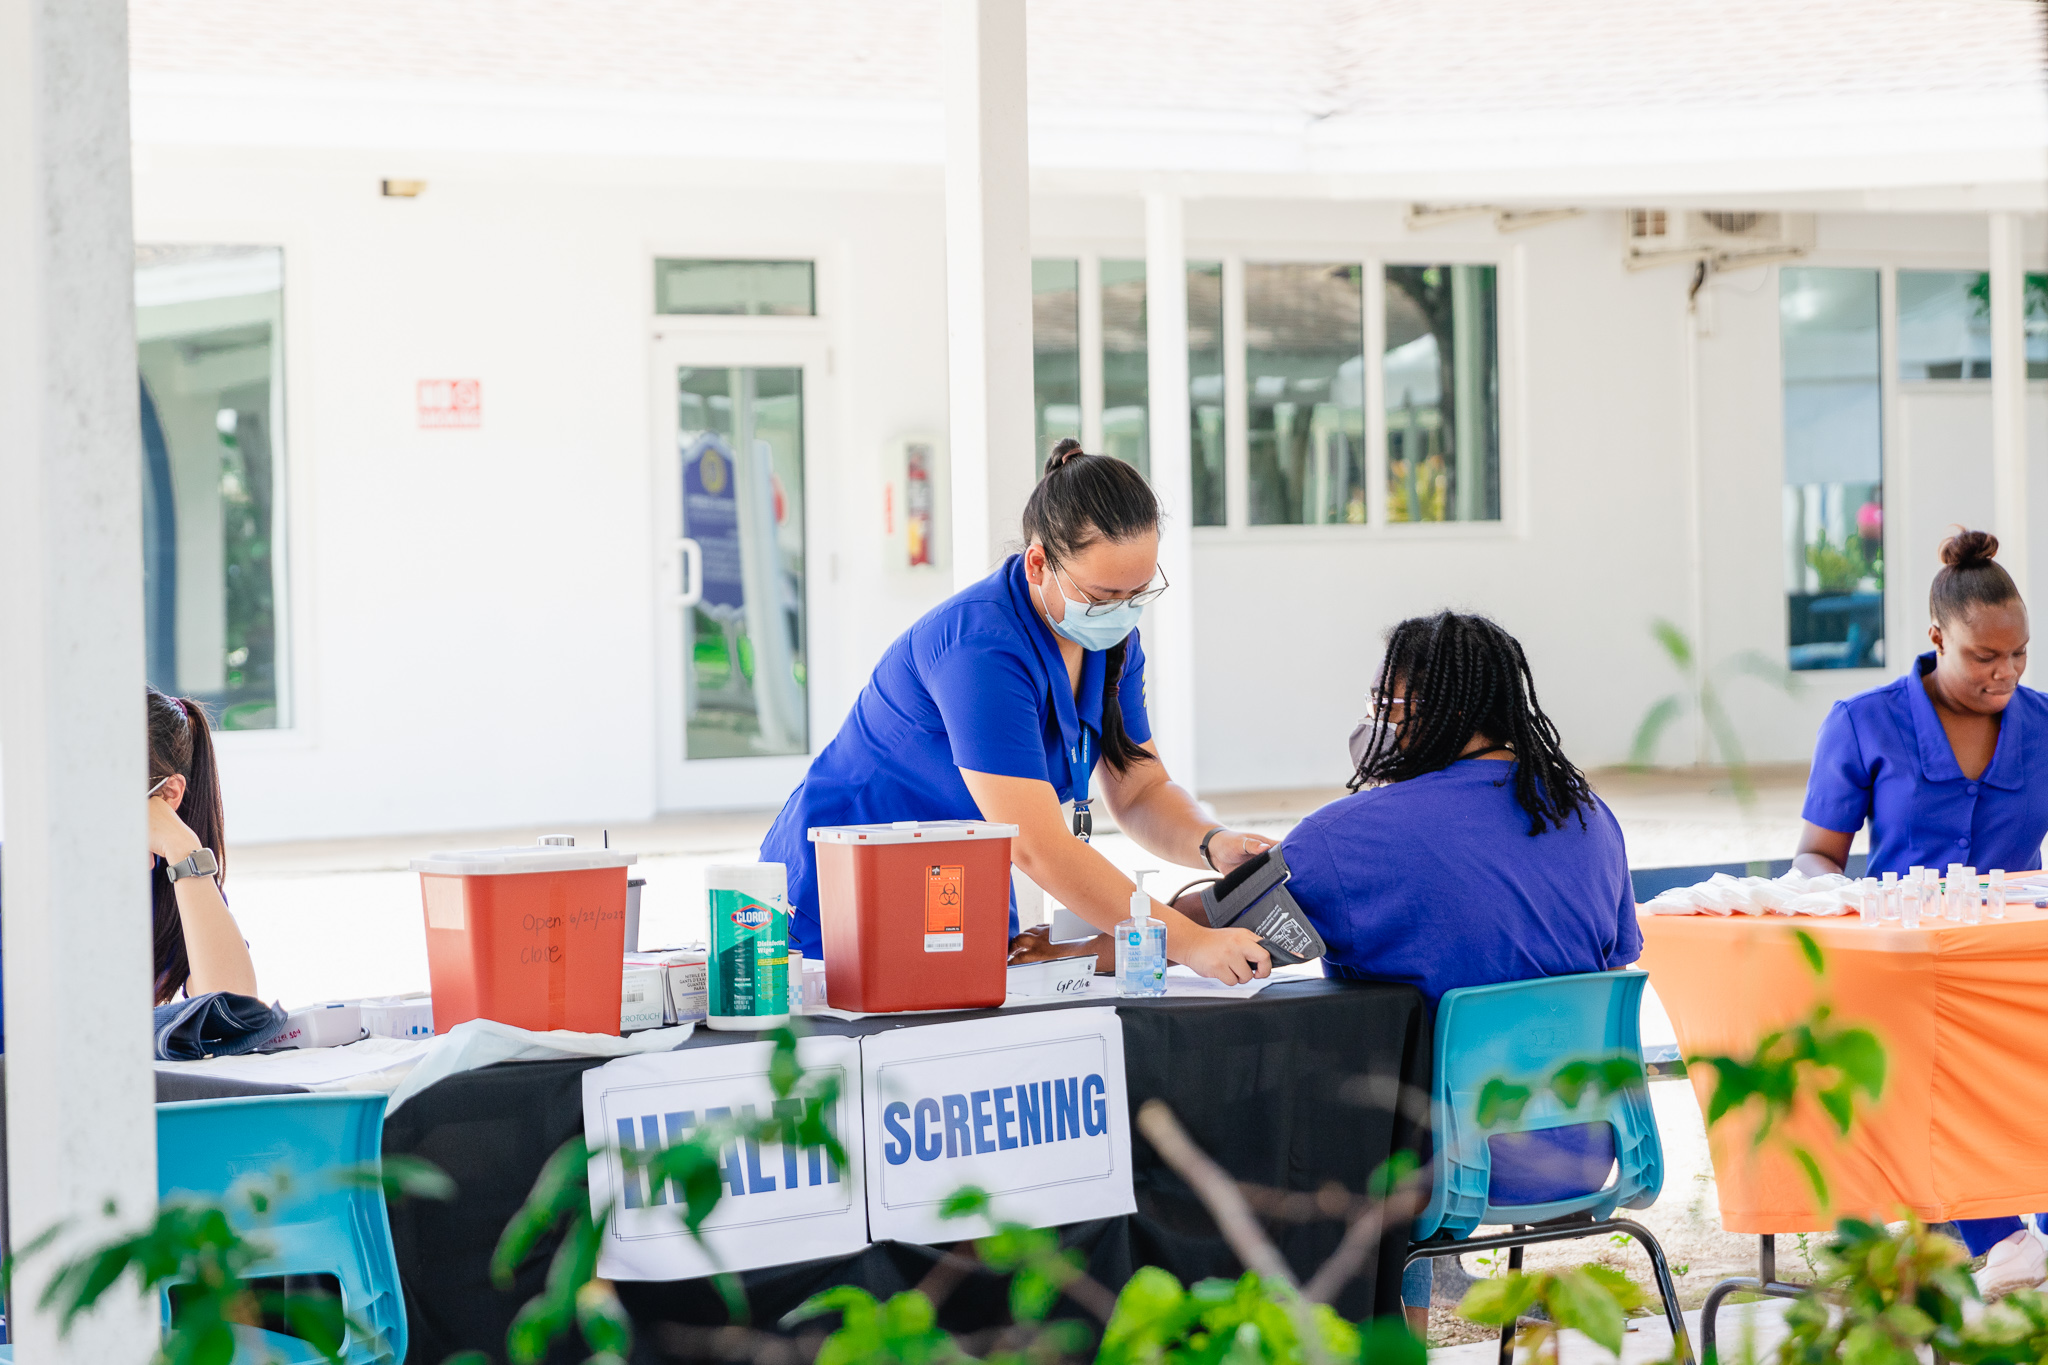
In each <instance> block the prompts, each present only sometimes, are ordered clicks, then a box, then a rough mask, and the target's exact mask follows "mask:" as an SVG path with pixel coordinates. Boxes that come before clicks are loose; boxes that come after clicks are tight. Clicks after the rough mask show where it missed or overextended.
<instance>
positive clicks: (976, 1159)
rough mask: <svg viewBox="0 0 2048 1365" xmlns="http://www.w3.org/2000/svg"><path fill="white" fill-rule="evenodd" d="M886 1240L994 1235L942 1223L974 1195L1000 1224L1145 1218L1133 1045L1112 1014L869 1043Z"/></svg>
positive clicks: (873, 1213) (881, 1231)
mask: <svg viewBox="0 0 2048 1365" xmlns="http://www.w3.org/2000/svg"><path fill="white" fill-rule="evenodd" d="M861 1063H862V1068H863V1072H864V1083H863V1086H862V1089H863V1091H864V1096H863V1103H862V1110H863V1113H864V1115H865V1119H866V1123H867V1138H866V1148H867V1177H868V1178H867V1188H868V1229H869V1233H870V1235H871V1236H873V1237H874V1239H875V1240H876V1241H883V1240H889V1239H893V1240H896V1241H903V1242H927V1243H932V1242H952V1241H958V1240H959V1239H961V1238H963V1237H973V1236H979V1235H982V1234H984V1233H986V1232H988V1231H991V1230H992V1229H990V1228H989V1227H988V1225H987V1224H986V1223H984V1222H982V1221H980V1220H977V1219H967V1220H962V1219H941V1218H940V1217H939V1206H940V1204H941V1203H942V1202H943V1201H944V1200H945V1198H946V1196H948V1195H950V1194H952V1193H953V1192H954V1191H955V1190H957V1189H959V1188H960V1187H961V1186H963V1185H974V1186H978V1187H979V1188H981V1189H984V1190H986V1191H988V1193H989V1194H990V1196H991V1197H992V1201H993V1204H994V1212H995V1215H996V1217H997V1218H999V1219H1002V1220H1004V1221H1010V1222H1018V1223H1027V1224H1030V1225H1032V1226H1034V1227H1054V1226H1057V1225H1059V1224H1061V1223H1078V1222H1084V1221H1086V1220H1089V1219H1094V1218H1111V1217H1115V1216H1116V1215H1118V1214H1126V1213H1135V1212H1137V1207H1138V1206H1137V1201H1136V1199H1135V1198H1134V1197H1133V1195H1132V1193H1131V1132H1130V1105H1129V1101H1128V1099H1127V1096H1126V1093H1125V1087H1124V1034H1123V1026H1122V1025H1121V1024H1119V1023H1118V1022H1117V1017H1116V1011H1115V1010H1114V1009H1110V1008H1101V1009H1069V1010H1045V1011H1033V1012H1031V1013H1029V1014H1018V1015H1013V1016H1011V1017H1009V1018H1006V1019H1005V1018H999V1019H972V1020H962V1021H960V1022H958V1023H948V1024H926V1025H923V1026H922V1027H919V1028H906V1029H897V1030H893V1031H891V1032H888V1033H881V1034H875V1035H872V1036H870V1037H868V1038H865V1039H863V1040H862V1047H861Z"/></svg>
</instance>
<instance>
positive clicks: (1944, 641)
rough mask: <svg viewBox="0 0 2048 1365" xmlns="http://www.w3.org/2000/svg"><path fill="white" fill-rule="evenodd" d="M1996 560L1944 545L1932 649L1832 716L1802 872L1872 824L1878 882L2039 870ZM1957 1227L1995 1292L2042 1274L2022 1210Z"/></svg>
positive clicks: (2031, 695) (2032, 745)
mask: <svg viewBox="0 0 2048 1365" xmlns="http://www.w3.org/2000/svg"><path fill="white" fill-rule="evenodd" d="M1997 554H1998V539H1997V537H1995V536H1992V535H1990V534H1988V533H1986V532H1984V531H1958V532H1957V533H1956V534H1955V535H1952V536H1950V537H1949V538H1948V539H1947V540H1945V541H1943V542H1942V546H1941V563H1942V567H1941V569H1940V570H1939V571H1938V572H1937V573H1936V574H1935V575H1934V586H1933V588H1932V590H1931V591H1930V592H1929V594H1928V613H1929V615H1930V616H1932V617H1933V623H1932V624H1931V625H1929V626H1928V628H1927V638H1928V639H1929V640H1930V641H1931V642H1932V643H1933V645H1934V648H1933V650H1931V651H1930V652H1928V653H1926V654H1922V655H1921V656H1920V657H1919V658H1918V659H1916V660H1914V663H1913V667H1911V668H1909V669H1907V670H1906V674H1905V676H1904V677H1900V678H1894V679H1893V680H1892V681H1891V682H1888V683H1886V684H1885V685H1884V686H1883V687H1878V688H1873V689H1872V690H1870V691H1868V692H1864V693H1861V694H1859V695H1857V696H1854V697H1851V698H1849V699H1848V700H1847V701H1840V702H1836V703H1835V706H1834V709H1833V710H1832V711H1830V712H1829V713H1828V718H1827V720H1826V721H1824V722H1823V723H1822V725H1821V728H1820V738H1819V740H1818V742H1817V743H1816V744H1815V745H1814V753H1813V774H1812V776H1811V777H1809V778H1808V779H1807V785H1806V807H1805V810H1804V812H1803V814H1804V815H1805V818H1806V830H1805V834H1804V836H1803V837H1802V838H1801V839H1800V841H1799V856H1798V857H1797V858H1796V859H1795V860H1794V861H1793V866H1794V867H1795V868H1796V869H1797V870H1799V871H1801V872H1804V873H1807V874H1808V875H1817V874H1820V873H1824V872H1840V871H1841V870H1842V864H1843V863H1844V862H1846V861H1847V859H1848V857H1849V843H1850V841H1851V840H1852V839H1854V838H1855V837H1856V832H1857V831H1858V830H1860V829H1862V828H1863V825H1864V822H1865V821H1868V822H1869V824H1870V862H1869V866H1868V867H1867V868H1866V872H1867V873H1868V875H1870V876H1873V877H1875V876H1880V875H1882V874H1883V873H1886V872H1896V873H1899V874H1900V875H1901V876H1903V875H1905V873H1906V872H1907V871H1909V870H1910V869H1911V868H1913V867H1914V866H1916V865H1918V866H1921V867H1931V868H1935V869H1936V870H1937V871H1939V870H1941V869H1944V868H1946V867H1947V866H1948V865H1949V864H1950V863H1962V864H1964V865H1966V866H1969V867H1975V868H1977V869H1979V870H1980V871H1986V872H1988V871H1990V870H1991V869H1993V868H1999V869H2003V870H2006V871H2011V872H2019V871H2031V870H2033V869H2035V868H2038V867H2040V866H2041V841H2042V839H2043V838H2044V837H2048V697H2044V696H2042V695H2041V693H2039V692H2037V691H2035V690H2034V689H2033V688H2030V687H2021V686H2020V677H2021V675H2022V674H2024V673H2025V672H2026V671H2027V640H2028V628H2027V605H2026V603H2024V602H2022V601H2021V600H2020V594H2019V588H2018V587H2017V586H2016V585H2015V584H2014V583H2013V581H2012V576H2011V575H2010V574H2008V573H2006V571H2005V570H2004V569H2003V568H2001V567H2000V566H1999V564H1998V561H1997V558H1996V556H1997ZM2029 1141H2031V1140H2030V1139H2029ZM1956 1226H1957V1228H1958V1230H1960V1231H1961V1232H1962V1234H1963V1241H1964V1243H1965V1245H1967V1246H1968V1247H1969V1249H1970V1254H1971V1255H1972V1256H1983V1255H1985V1254H1986V1253H1989V1259H1988V1260H1987V1261H1986V1263H1985V1266H1984V1268H1983V1269H1982V1270H1980V1271H1978V1272H1977V1280H1978V1286H1979V1288H1980V1289H1981V1290H1982V1291H1983V1293H1984V1296H1985V1297H1986V1298H1987V1299H1988V1298H1992V1297H1995V1296H1996V1295H1998V1294H2001V1293H2004V1292H2006V1291H2007V1290H2011V1289H2017V1288H2022V1287H2025V1286H2030V1285H2035V1284H2039V1283H2040V1282H2041V1281H2042V1280H2043V1279H2044V1278H2048V1253H2044V1248H2043V1246H2042V1242H2041V1239H2040V1237H2039V1236H2038V1235H2037V1234H2036V1233H2035V1232H2034V1230H2033V1229H2031V1228H2028V1227H2026V1226H2024V1225H2023V1224H2022V1223H2021V1221H2020V1219H2019V1218H2018V1217H2010V1218H1970V1219H1960V1220H1958V1221H1957V1223H1956Z"/></svg>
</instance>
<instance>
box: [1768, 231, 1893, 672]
mask: <svg viewBox="0 0 2048 1365" xmlns="http://www.w3.org/2000/svg"><path fill="white" fill-rule="evenodd" d="M1778 278H1779V285H1778V316H1779V335H1780V344H1781V347H1782V354H1783V360H1784V376H1785V494H1784V526H1785V540H1784V544H1785V595H1786V605H1787V608H1788V614H1789V618H1790V636H1789V639H1788V641H1787V645H1788V662H1789V663H1790V665H1791V666H1792V667H1793V668H1797V669H1807V668H1879V667H1882V666H1883V664H1884V473H1883V467H1884V433H1883V399H1882V394H1881V386H1880V374H1881V370H1880V364H1879V346H1878V272H1876V271H1875V270H1847V269H1831V268H1823V267H1800V268H1796V269H1795V268H1791V267H1787V268H1785V269H1784V270H1781V271H1780V272H1779V277H1778ZM1902 305H1903V296H1902Z"/></svg>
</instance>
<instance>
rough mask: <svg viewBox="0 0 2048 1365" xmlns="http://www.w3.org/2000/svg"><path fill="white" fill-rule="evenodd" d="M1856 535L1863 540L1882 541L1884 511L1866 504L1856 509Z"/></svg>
mask: <svg viewBox="0 0 2048 1365" xmlns="http://www.w3.org/2000/svg"><path fill="white" fill-rule="evenodd" d="M1856 534H1857V535H1859V536H1862V537H1863V538H1864V539H1865V540H1882V539H1884V509H1883V508H1882V507H1879V506H1878V505H1877V504H1876V503H1874V502H1866V503H1864V504H1863V505H1862V506H1861V507H1859V508H1857V509H1856Z"/></svg>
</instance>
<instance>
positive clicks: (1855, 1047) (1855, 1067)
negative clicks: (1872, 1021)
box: [1828, 1028, 1885, 1100]
mask: <svg viewBox="0 0 2048 1365" xmlns="http://www.w3.org/2000/svg"><path fill="white" fill-rule="evenodd" d="M1828 1062H1829V1064H1830V1065H1832V1066H1837V1067H1840V1068H1841V1069H1842V1071H1843V1072H1844V1073H1845V1074H1846V1075H1847V1076H1848V1077H1849V1079H1850V1080H1852V1081H1854V1082H1855V1083H1856V1085H1857V1087H1858V1088H1859V1089H1861V1090H1862V1091H1863V1093H1864V1094H1866V1095H1868V1096H1870V1098H1871V1099H1873V1100H1874V1099H1877V1098H1878V1097H1879V1096H1881V1095H1882V1094H1883V1093H1884V1073H1885V1056H1884V1044H1883V1043H1880V1042H1879V1041H1877V1035H1876V1034H1874V1033H1872V1032H1871V1031H1870V1030H1869V1029H1862V1028H1851V1029H1843V1030H1842V1031H1841V1032H1840V1033H1838V1034H1836V1035H1835V1039H1834V1043H1833V1046H1831V1047H1830V1048H1829V1049H1828Z"/></svg>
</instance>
